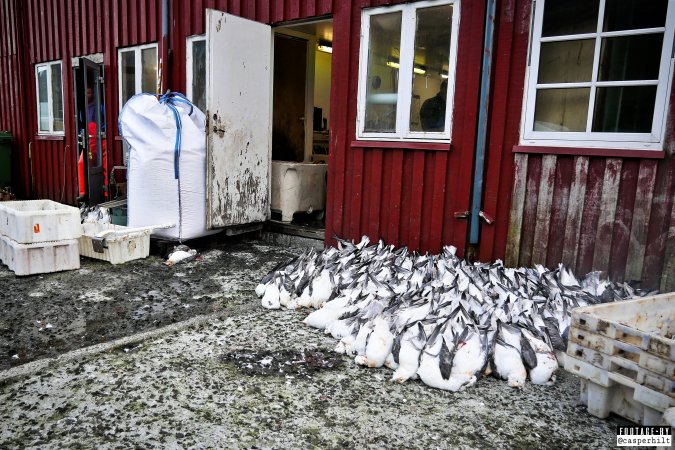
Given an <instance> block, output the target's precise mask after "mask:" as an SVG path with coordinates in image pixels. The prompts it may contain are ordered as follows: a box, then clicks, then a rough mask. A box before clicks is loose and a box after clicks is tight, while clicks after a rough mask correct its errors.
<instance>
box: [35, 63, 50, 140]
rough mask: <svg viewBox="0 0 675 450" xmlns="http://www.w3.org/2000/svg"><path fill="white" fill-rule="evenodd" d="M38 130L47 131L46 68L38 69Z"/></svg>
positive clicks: (47, 98)
mask: <svg viewBox="0 0 675 450" xmlns="http://www.w3.org/2000/svg"><path fill="white" fill-rule="evenodd" d="M37 81H38V117H39V123H38V130H40V131H49V97H48V94H47V90H48V87H47V86H48V85H47V66H42V67H38V69H37Z"/></svg>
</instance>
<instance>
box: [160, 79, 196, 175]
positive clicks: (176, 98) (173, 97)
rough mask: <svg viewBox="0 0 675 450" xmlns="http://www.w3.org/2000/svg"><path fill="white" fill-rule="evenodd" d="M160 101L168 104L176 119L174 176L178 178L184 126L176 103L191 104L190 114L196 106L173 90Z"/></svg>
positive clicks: (167, 92)
mask: <svg viewBox="0 0 675 450" xmlns="http://www.w3.org/2000/svg"><path fill="white" fill-rule="evenodd" d="M159 103H162V104H165V105H166V106H168V107H169V108H170V109H171V111H172V112H173V117H174V119H175V120H176V144H175V147H174V158H173V172H174V177H175V178H176V179H178V178H179V176H180V169H179V164H178V163H179V160H180V147H181V128H182V123H181V120H180V114H179V113H178V110H177V109H176V104H177V103H185V104H186V105H188V106H190V112H189V113H188V115H190V116H191V115H192V111H193V108H194V105H192V102H190V100H188V99H187V98H186V97H185V96H184V95H183V94H179V93H178V92H171V91H166V94H164V95H162V96H161V97H160V98H159Z"/></svg>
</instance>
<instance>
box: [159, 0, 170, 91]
mask: <svg viewBox="0 0 675 450" xmlns="http://www.w3.org/2000/svg"><path fill="white" fill-rule="evenodd" d="M159 73H160V77H159V79H160V83H159V89H158V91H159V92H158V93H159V94H161V93H164V91H166V89H168V86H169V74H170V73H171V72H170V70H169V0H162V57H161V58H160V60H159Z"/></svg>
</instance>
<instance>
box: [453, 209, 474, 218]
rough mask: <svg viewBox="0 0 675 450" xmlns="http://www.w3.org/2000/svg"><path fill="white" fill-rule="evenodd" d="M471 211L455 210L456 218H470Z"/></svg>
mask: <svg viewBox="0 0 675 450" xmlns="http://www.w3.org/2000/svg"><path fill="white" fill-rule="evenodd" d="M470 215H471V211H455V219H468V218H469V216H470Z"/></svg>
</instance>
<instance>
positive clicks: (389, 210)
mask: <svg viewBox="0 0 675 450" xmlns="http://www.w3.org/2000/svg"><path fill="white" fill-rule="evenodd" d="M384 3H391V2H373V1H371V2H368V1H363V2H360V3H358V4H357V3H356V2H341V3H340V6H339V8H337V9H336V11H335V14H334V23H333V26H334V42H333V74H332V77H333V80H334V82H333V87H332V92H331V102H332V105H331V122H332V123H333V130H332V132H331V154H330V160H329V180H328V181H329V182H328V199H329V204H328V210H327V215H326V238H327V240H330V239H331V238H332V236H333V234H336V235H338V236H343V237H347V238H353V239H358V238H359V237H360V236H361V235H363V234H365V235H368V236H369V237H370V238H371V239H377V238H380V237H382V238H384V239H385V240H386V241H387V242H389V243H393V244H398V245H401V244H405V245H408V247H410V248H411V249H416V250H421V251H432V252H437V251H439V250H440V248H441V246H442V245H447V244H454V245H456V246H457V247H458V248H459V250H460V253H461V252H462V251H463V250H464V244H465V237H466V229H467V222H466V221H464V220H458V219H456V218H455V217H454V212H456V211H466V210H467V209H469V199H470V197H469V195H470V190H471V174H472V167H473V153H474V145H475V129H476V116H477V105H478V83H479V78H480V77H479V76H480V62H481V56H482V36H483V21H484V8H485V5H484V2H480V1H463V2H462V5H461V16H460V29H459V42H458V55H457V60H458V65H457V73H456V88H455V101H454V112H453V130H452V145H451V146H450V145H449V146H448V148H446V149H444V150H421V149H415V148H406V147H404V146H399V147H396V146H394V147H393V148H391V147H385V146H384V144H381V145H380V146H377V144H375V145H376V146H374V147H373V146H366V145H364V144H360V143H356V142H354V141H355V135H356V113H357V105H356V100H357V89H358V86H357V79H358V58H359V39H358V36H359V35H360V31H361V28H360V27H361V12H362V7H365V6H379V5H380V4H384Z"/></svg>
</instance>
